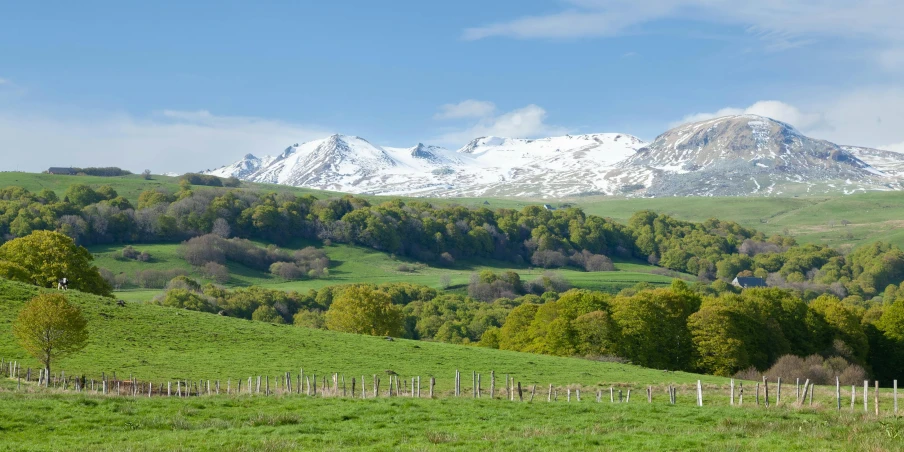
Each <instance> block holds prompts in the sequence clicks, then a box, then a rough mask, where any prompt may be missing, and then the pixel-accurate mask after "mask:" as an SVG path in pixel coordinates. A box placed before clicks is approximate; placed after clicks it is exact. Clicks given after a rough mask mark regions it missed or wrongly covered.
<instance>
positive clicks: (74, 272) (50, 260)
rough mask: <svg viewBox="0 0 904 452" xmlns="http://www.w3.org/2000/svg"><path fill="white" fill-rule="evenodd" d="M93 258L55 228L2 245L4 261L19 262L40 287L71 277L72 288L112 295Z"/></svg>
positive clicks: (0, 252) (2, 259)
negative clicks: (54, 229) (92, 262)
mask: <svg viewBox="0 0 904 452" xmlns="http://www.w3.org/2000/svg"><path fill="white" fill-rule="evenodd" d="M92 260H94V256H92V255H91V253H89V252H88V250H87V249H85V248H84V247H81V246H78V245H76V244H75V242H73V241H72V239H71V238H69V237H68V236H66V235H64V234H61V233H59V232H54V231H34V232H32V233H31V234H29V235H27V236H25V237H20V238H17V239H14V240H11V241H9V242H6V243H4V244H3V246H0V261H8V262H14V263H15V264H17V265H18V266H19V267H21V268H22V269H24V271H25V272H26V273H27V274H28V276H29V279H30V281H29V282H31V283H32V284H34V285H36V286H40V287H55V286H56V284H57V281H58V280H59V279H60V278H67V279H68V280H69V287H70V288H72V289H77V290H81V291H83V292H89V293H93V294H96V295H102V296H106V297H109V296H112V290H113V289H112V288H111V287H110V285H109V284H107V282H106V281H104V279H103V278H102V277H101V276H100V272H99V271H98V270H97V267H95V266H93V265H91V261H92Z"/></svg>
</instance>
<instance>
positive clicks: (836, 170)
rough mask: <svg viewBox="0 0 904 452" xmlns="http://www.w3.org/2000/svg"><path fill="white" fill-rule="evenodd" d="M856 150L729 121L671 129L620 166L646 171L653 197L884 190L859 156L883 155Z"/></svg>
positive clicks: (784, 128) (762, 123)
mask: <svg viewBox="0 0 904 452" xmlns="http://www.w3.org/2000/svg"><path fill="white" fill-rule="evenodd" d="M857 149H860V151H859V152H856V155H855V153H854V152H851V151H850V148H845V147H842V146H839V145H837V144H834V143H831V142H828V141H825V140H818V139H814V138H809V137H807V136H804V135H803V134H801V133H800V132H799V131H797V130H796V129H795V128H794V127H792V126H790V125H788V124H785V123H783V122H779V121H775V120H772V119H768V118H763V117H759V116H753V115H741V116H727V117H722V118H716V119H712V120H708V121H701V122H696V123H692V124H686V125H683V126H680V127H677V128H675V129H672V130H669V131H668V132H666V133H664V134H662V135H660V136H659V137H657V138H656V139H655V140H654V141H653V142H652V143H650V145H649V146H647V147H644V148H642V149H639V150H638V152H637V153H636V154H635V155H633V156H631V157H630V158H628V159H626V160H625V161H623V162H620V163H619V167H621V168H630V169H637V168H647V170H648V171H649V174H650V180H649V183H648V184H647V185H646V188H645V190H644V193H645V194H646V195H652V196H670V195H726V196H736V195H748V194H773V193H779V192H783V191H786V190H788V189H789V187H793V186H798V188H797V189H795V190H792V191H795V192H796V191H801V190H804V189H806V191H813V190H814V189H815V190H819V191H822V190H825V189H827V188H828V189H831V188H838V189H839V190H842V191H847V192H851V191H854V190H872V189H883V188H884V189H887V188H888V187H887V184H888V182H889V181H888V179H889V176H890V175H889V174H885V173H883V172H882V171H881V170H879V169H877V168H874V167H872V166H871V165H870V164H869V163H867V162H866V161H864V160H861V159H860V158H858V156H857V155H859V156H861V157H864V158H866V159H867V160H875V159H874V157H875V156H878V155H880V154H882V152H883V151H875V150H867V149H864V148H857ZM872 151H875V152H876V154H875V156H874V155H873V154H872V153H871V152H872ZM882 155H884V154H882ZM886 157H887V156H886ZM902 157H904V156H902ZM839 184H842V185H844V187H843V188H839V186H838V185H839ZM832 185H835V186H834V187H833V186H832Z"/></svg>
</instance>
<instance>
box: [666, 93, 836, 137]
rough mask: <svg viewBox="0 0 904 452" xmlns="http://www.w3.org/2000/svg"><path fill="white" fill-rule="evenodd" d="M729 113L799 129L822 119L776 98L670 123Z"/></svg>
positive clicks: (692, 115) (807, 127) (728, 114)
mask: <svg viewBox="0 0 904 452" xmlns="http://www.w3.org/2000/svg"><path fill="white" fill-rule="evenodd" d="M731 115H759V116H765V117H767V118H772V119H775V120H778V121H781V122H785V123H788V124H791V125H793V126H794V127H797V128H799V129H802V130H803V129H809V128H811V127H813V126H815V125H817V124H819V122H820V121H821V120H822V117H821V116H820V115H819V114H817V113H804V112H802V111H800V109H798V108H797V107H795V106H793V105H789V104H786V103H784V102H780V101H777V100H764V101H759V102H757V103H755V104H753V105H751V106H749V107H747V108H732V107H728V108H723V109H721V110H718V111H716V112H712V113H694V114H691V115H688V116H685V117H684V118H682V120H681V121H678V122H675V123H672V124H671V126H672V127H674V126H676V125H679V124H684V123H688V122H697V121H704V120H706V119H711V118H717V117H720V116H731Z"/></svg>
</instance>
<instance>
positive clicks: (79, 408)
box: [0, 280, 904, 451]
mask: <svg viewBox="0 0 904 452" xmlns="http://www.w3.org/2000/svg"><path fill="white" fill-rule="evenodd" d="M37 292H38V289H36V288H33V287H31V286H26V285H22V284H18V283H11V282H7V281H3V280H0V356H2V357H4V358H5V359H16V360H20V361H21V362H23V365H24V366H32V367H35V366H37V363H36V362H34V361H33V360H31V359H30V358H28V357H26V356H25V354H24V353H23V352H22V351H21V350H20V349H19V348H18V347H17V346H16V345H15V344H14V342H13V340H12V337H11V334H10V324H11V321H12V319H13V318H14V316H15V314H16V312H17V311H18V310H19V309H20V308H21V307H22V305H23V303H24V301H25V300H27V299H29V298H30V297H32V296H34V295H35V294H36V293H37ZM69 296H70V298H71V299H72V300H73V301H74V302H75V303H78V304H79V305H80V306H82V308H83V309H84V311H85V313H86V315H87V316H88V318H89V327H90V329H91V335H92V336H91V342H90V345H89V347H88V348H87V349H86V350H84V352H82V353H81V354H80V355H78V356H75V357H72V358H70V359H66V360H63V361H61V362H60V363H58V364H57V365H56V366H55V368H54V370H55V371H59V370H64V371H66V373H67V374H68V375H73V374H81V373H86V374H87V376H88V378H98V377H99V376H100V373H101V372H106V373H107V375H110V374H111V373H112V372H113V371H116V372H117V374H118V375H119V376H120V377H121V378H122V377H125V376H128V375H130V374H134V375H135V376H136V377H138V378H140V379H142V380H151V381H154V382H164V381H172V380H176V379H183V380H199V379H212V380H215V379H219V380H221V381H223V380H226V379H227V378H228V379H232V381H233V384H234V382H235V380H237V379H239V378H241V379H247V377H248V376H252V375H255V376H256V375H268V376H270V377H271V380H275V379H276V378H277V375H280V374H281V373H282V372H285V371H293V372H297V369H298V368H301V367H303V368H304V369H305V372H306V373H307V374H310V373H316V374H318V375H325V374H328V373H331V372H339V373H341V374H344V375H346V376H348V377H351V376H352V375H354V376H360V375H361V374H364V375H366V376H367V378H370V375H372V374H380V375H382V376H383V379H384V382H385V378H386V377H385V373H384V371H385V370H387V369H392V370H394V371H396V372H397V373H399V374H400V375H402V376H403V377H408V376H414V375H420V376H423V377H425V378H426V377H427V376H431V375H432V376H435V377H436V378H437V387H438V390H439V391H440V392H441V393H443V395H444V396H445V397H444V398H442V399H441V400H432V401H431V400H417V399H411V398H393V399H387V398H385V397H381V398H379V399H368V400H360V399H341V398H338V399H337V398H320V397H317V398H310V397H301V396H297V395H292V396H288V395H278V396H272V397H262V396H247V395H243V396H234V395H233V396H226V395H221V396H205V397H193V398H189V399H179V398H162V397H155V398H151V399H148V398H146V397H137V398H128V397H104V396H100V395H93V394H73V393H65V394H64V393H58V392H57V391H55V390H49V391H48V390H39V389H37V388H34V387H33V386H32V385H26V387H25V390H24V392H23V391H17V390H15V383H14V382H13V381H12V380H5V379H0V432H2V434H0V449H10V450H72V449H83V450H271V451H282V450H312V449H313V450H340V449H341V450H424V449H434V448H436V449H444V450H445V449H451V450H485V449H487V448H493V449H502V450H524V449H528V448H529V449H532V450H563V449H566V448H570V449H576V450H599V449H605V450H687V449H702V448H707V449H712V450H782V451H787V450H831V449H846V450H870V451H891V450H900V449H901V447H904V440H902V438H901V436H900V434H901V432H904V422H902V421H901V420H897V421H896V420H894V419H889V418H885V419H884V420H883V421H882V423H879V422H876V421H875V420H874V418H873V417H872V416H870V415H868V414H863V413H862V411H861V409H860V405H859V402H860V400H859V399H858V405H857V409H856V410H855V411H854V412H849V411H848V410H847V408H846V409H845V410H844V411H843V412H842V413H836V412H835V411H834V410H832V409H831V406H832V403H833V401H832V390H833V389H834V388H818V393H817V397H816V403H815V406H814V407H813V408H810V407H805V408H802V409H793V408H788V409H785V408H778V409H776V408H771V409H768V410H767V409H763V407H761V406H756V404H755V399H754V398H753V391H752V390H751V389H752V388H751V385H750V384H748V385H745V386H746V387H747V393H746V398H745V404H744V406H743V407H737V406H735V407H730V406H728V400H727V385H726V382H727V381H726V380H725V379H722V378H716V377H708V376H698V375H694V374H689V373H682V372H675V373H664V372H662V371H657V370H651V369H643V368H640V367H637V366H632V365H624V364H615V363H601V362H594V361H588V360H582V359H575V358H557V357H550V356H540V355H532V354H524V353H515V352H505V351H498V350H490V349H482V348H477V347H466V346H456V345H449V344H440V343H430V342H413V341H405V340H396V341H393V342H388V341H385V340H384V339H381V338H377V337H368V336H358V335H350V334H342V333H335V332H328V331H317V330H308V329H303V328H296V327H291V326H277V325H271V324H267V323H261V322H253V321H245V320H238V319H234V318H228V317H220V316H216V315H211V314H202V313H197V312H191V311H182V310H176V309H169V308H162V307H156V306H149V305H141V304H129V305H128V306H127V307H124V308H120V307H118V306H116V305H115V304H113V303H112V301H111V300H107V299H102V298H98V297H94V296H90V295H85V294H81V293H78V292H75V291H71V292H69ZM456 369H460V370H462V371H463V374H464V378H463V382H462V388H463V390H464V391H463V392H464V393H465V394H469V393H470V380H469V377H468V373H469V372H470V371H471V370H476V371H479V372H482V373H483V375H484V378H485V379H484V380H483V388H484V389H486V388H487V386H488V381H487V379H486V376H487V374H488V373H489V371H490V370H495V371H496V374H497V376H499V377H500V379H501V378H503V375H505V374H512V375H514V376H515V378H516V379H517V381H520V382H521V383H522V384H523V385H525V386H530V385H534V384H537V385H539V386H540V387H541V388H543V387H546V386H547V385H548V384H555V385H556V386H557V387H558V388H559V391H560V392H559V400H558V402H555V403H547V402H546V400H545V395H544V394H543V391H542V390H540V391H539V392H540V394H539V395H538V397H537V398H536V399H535V400H534V402H533V403H513V402H510V401H507V400H502V399H501V398H497V399H496V400H490V399H488V398H486V397H484V398H482V399H480V400H472V399H470V397H467V396H465V397H462V398H460V399H455V398H451V397H448V395H449V392H450V391H451V389H452V383H453V378H452V377H453V375H454V372H455V370H456ZM697 379H701V380H703V382H704V383H705V387H706V395H705V397H704V403H705V406H704V407H703V408H699V407H696V406H694V400H695V399H694V393H693V389H692V387H693V383H694V382H696V380H697ZM667 384H677V385H679V392H678V404H677V405H674V406H673V405H669V404H668V403H667V402H666V401H667V396H666V394H665V392H666V391H665V385H667ZM384 385H385V383H384ZM647 385H653V386H654V390H655V395H654V402H653V403H652V404H648V403H646V400H645V397H644V392H643V391H644V389H643V388H645V387H646V386H647ZM500 386H501V384H500ZM578 386H581V387H582V388H583V391H584V397H583V400H582V401H581V402H578V401H577V400H576V399H575V398H573V399H572V401H571V402H567V401H566V396H565V394H564V392H565V387H570V388H577V387H578ZM610 386H615V387H616V388H618V389H622V390H626V389H633V391H634V392H633V394H634V397H632V399H631V402H630V403H621V404H612V403H609V402H608V400H607V398H606V397H604V402H603V403H595V400H594V396H593V393H594V392H595V391H596V390H597V389H600V388H602V389H604V390H605V389H608V388H609V387H610ZM497 390H498V391H499V393H498V394H499V395H501V393H502V391H501V388H497ZM785 394H786V395H785V397H786V398H788V399H790V398H791V395H790V394H793V389H792V388H789V387H787V386H786V393H785ZM882 395H883V398H882V402H881V403H882V407H883V411H887V410H888V408H889V406H890V405H889V404H890V397H889V394H888V393H887V392H885V393H883V394H882ZM843 396H844V397H849V392H847V391H844V393H843ZM773 397H774V396H773ZM845 400H847V399H845ZM786 404H787V402H786ZM845 405H846V404H845ZM895 435H899V436H895Z"/></svg>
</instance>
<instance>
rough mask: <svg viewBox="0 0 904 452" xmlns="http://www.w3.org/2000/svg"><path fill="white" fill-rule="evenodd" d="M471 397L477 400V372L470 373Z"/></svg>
mask: <svg viewBox="0 0 904 452" xmlns="http://www.w3.org/2000/svg"><path fill="white" fill-rule="evenodd" d="M471 397H472V398H475V399H476V398H477V372H475V371H473V370H472V371H471Z"/></svg>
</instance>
